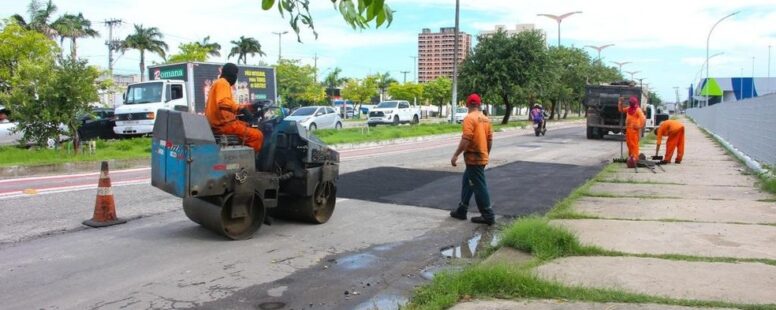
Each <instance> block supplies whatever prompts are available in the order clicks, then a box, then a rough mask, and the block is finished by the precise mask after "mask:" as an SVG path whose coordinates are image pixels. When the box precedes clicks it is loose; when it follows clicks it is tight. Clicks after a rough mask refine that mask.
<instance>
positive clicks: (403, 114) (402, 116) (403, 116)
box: [399, 101, 412, 122]
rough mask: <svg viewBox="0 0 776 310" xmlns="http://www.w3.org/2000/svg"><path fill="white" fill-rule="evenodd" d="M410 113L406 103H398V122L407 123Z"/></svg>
mask: <svg viewBox="0 0 776 310" xmlns="http://www.w3.org/2000/svg"><path fill="white" fill-rule="evenodd" d="M409 111H410V104H409V102H406V101H400V102H399V120H400V121H402V122H403V121H407V120H409V119H411V118H412V116H410V115H409V114H410V113H409Z"/></svg>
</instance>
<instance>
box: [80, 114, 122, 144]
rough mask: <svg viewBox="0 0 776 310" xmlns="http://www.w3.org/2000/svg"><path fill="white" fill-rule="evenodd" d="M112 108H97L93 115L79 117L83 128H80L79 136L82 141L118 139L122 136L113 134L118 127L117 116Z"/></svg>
mask: <svg viewBox="0 0 776 310" xmlns="http://www.w3.org/2000/svg"><path fill="white" fill-rule="evenodd" d="M113 112H114V111H113V109H110V108H95V109H93V110H92V111H91V113H87V114H84V115H82V116H80V117H79V120H80V121H81V127H79V128H78V136H79V137H80V138H81V140H82V141H87V140H94V139H103V140H109V139H118V138H119V137H120V136H119V135H117V134H116V133H115V132H113V127H116V116H115V115H114V113H113Z"/></svg>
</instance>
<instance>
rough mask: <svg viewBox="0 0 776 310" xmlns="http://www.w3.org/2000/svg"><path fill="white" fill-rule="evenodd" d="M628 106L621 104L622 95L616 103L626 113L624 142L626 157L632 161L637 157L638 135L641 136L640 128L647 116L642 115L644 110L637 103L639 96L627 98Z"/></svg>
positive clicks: (636, 159) (642, 126)
mask: <svg viewBox="0 0 776 310" xmlns="http://www.w3.org/2000/svg"><path fill="white" fill-rule="evenodd" d="M628 103H629V105H628V107H627V108H625V107H623V105H622V97H620V101H619V102H618V103H617V105H618V107H619V110H620V112H621V113H627V114H626V118H625V143H626V144H627V145H628V157H629V158H632V159H633V160H634V161H638V159H639V137H640V136H641V129H642V128H644V125H645V124H646V122H647V118H646V117H645V116H644V112H643V111H641V107H640V105H639V98H636V97H635V96H631V97H630V98H629V99H628Z"/></svg>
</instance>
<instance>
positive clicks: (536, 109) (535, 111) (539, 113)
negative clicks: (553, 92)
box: [529, 103, 547, 134]
mask: <svg viewBox="0 0 776 310" xmlns="http://www.w3.org/2000/svg"><path fill="white" fill-rule="evenodd" d="M529 117H530V118H531V120H532V121H533V122H534V124H539V126H540V128H541V129H542V134H544V133H545V132H547V122H546V121H545V117H547V114H545V113H544V109H543V108H542V105H541V104H538V103H536V104H534V105H533V108H532V109H531V113H529Z"/></svg>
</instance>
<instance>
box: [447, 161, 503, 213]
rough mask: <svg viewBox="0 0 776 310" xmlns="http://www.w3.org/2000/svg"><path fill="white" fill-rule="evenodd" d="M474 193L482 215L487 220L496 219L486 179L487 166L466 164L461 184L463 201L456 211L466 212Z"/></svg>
mask: <svg viewBox="0 0 776 310" xmlns="http://www.w3.org/2000/svg"><path fill="white" fill-rule="evenodd" d="M472 195H474V200H475V201H476V202H477V209H479V210H480V214H482V217H483V218H485V219H486V220H492V219H494V218H495V214H494V213H493V208H492V207H491V205H490V194H488V182H486V181H485V166H476V165H466V170H465V171H464V172H463V182H462V186H461V202H460V203H458V209H457V210H456V211H455V212H456V213H458V214H461V215H465V214H466V212H467V211H468V210H469V201H470V200H471V199H472Z"/></svg>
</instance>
